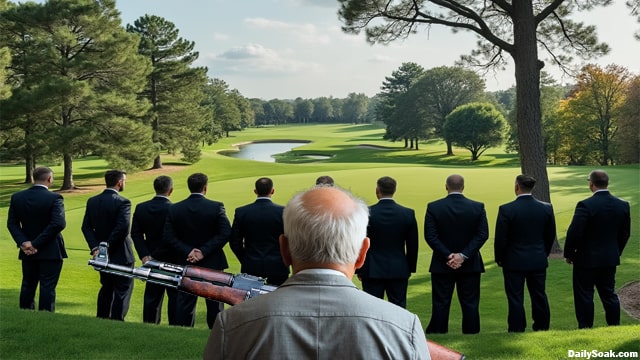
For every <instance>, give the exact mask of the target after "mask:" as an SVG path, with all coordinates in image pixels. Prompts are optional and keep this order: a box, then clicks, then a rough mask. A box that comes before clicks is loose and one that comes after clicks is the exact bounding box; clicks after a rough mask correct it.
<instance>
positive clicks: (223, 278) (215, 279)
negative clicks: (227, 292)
mask: <svg viewBox="0 0 640 360" xmlns="http://www.w3.org/2000/svg"><path fill="white" fill-rule="evenodd" d="M182 276H183V277H185V278H193V279H202V280H205V281H210V282H212V283H214V284H219V285H221V286H231V285H232V284H233V274H229V273H226V272H224V271H218V270H212V269H209V268H205V267H200V266H191V265H187V266H185V267H184V273H183V274H182Z"/></svg>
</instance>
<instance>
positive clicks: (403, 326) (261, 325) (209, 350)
mask: <svg viewBox="0 0 640 360" xmlns="http://www.w3.org/2000/svg"><path fill="white" fill-rule="evenodd" d="M204 359H331V360H335V359H430V356H429V350H428V349H427V340H426V338H425V335H424V331H423V329H422V325H421V324H420V319H419V318H418V317H417V316H416V315H415V314H412V313H410V312H408V311H406V310H405V309H402V308H400V307H398V306H396V305H393V304H391V303H389V302H386V301H384V300H380V299H378V298H376V297H373V296H371V295H369V294H367V293H365V292H364V291H361V290H360V289H358V288H357V287H356V286H355V285H354V284H353V283H352V282H351V281H350V280H349V279H347V278H346V277H344V276H341V275H333V274H316V273H304V272H303V273H299V274H295V275H293V276H292V277H291V278H289V279H288V280H287V281H286V282H285V283H284V284H282V286H280V287H279V288H278V290H276V291H274V292H272V293H270V294H267V295H262V296H259V297H256V298H253V299H250V300H248V301H246V302H244V303H241V304H238V305H236V306H234V307H232V308H230V309H227V310H226V311H224V312H222V313H220V315H219V316H218V318H217V320H216V322H215V324H214V326H213V330H212V331H211V335H210V336H209V340H208V342H207V346H206V348H205V352H204Z"/></svg>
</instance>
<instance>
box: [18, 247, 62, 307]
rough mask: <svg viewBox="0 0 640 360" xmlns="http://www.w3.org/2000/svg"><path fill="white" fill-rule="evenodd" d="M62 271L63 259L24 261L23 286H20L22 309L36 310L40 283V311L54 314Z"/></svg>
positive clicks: (28, 259)
mask: <svg viewBox="0 0 640 360" xmlns="http://www.w3.org/2000/svg"><path fill="white" fill-rule="evenodd" d="M61 271H62V259H50V260H48V259H43V260H37V259H32V258H29V257H27V258H25V259H23V260H22V285H21V286H20V308H21V309H32V310H33V309H35V307H36V306H35V296H36V288H37V287H38V283H39V284H40V296H39V297H38V310H45V311H51V312H54V311H55V309H56V286H57V285H58V280H59V279H60V272H61Z"/></svg>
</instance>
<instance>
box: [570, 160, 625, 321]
mask: <svg viewBox="0 0 640 360" xmlns="http://www.w3.org/2000/svg"><path fill="white" fill-rule="evenodd" d="M608 186H609V176H608V175H607V173H606V172H604V171H602V170H594V171H592V172H591V174H589V189H591V191H592V192H593V196H591V197H590V198H588V199H585V200H582V201H580V202H578V204H577V205H576V209H575V213H574V214H573V219H572V220H571V224H570V225H569V229H568V230H567V238H566V241H565V244H564V257H565V259H566V261H567V263H569V264H573V301H574V305H575V312H576V319H577V320H578V327H579V328H581V329H583V328H591V327H593V311H594V310H593V288H594V286H595V288H596V289H597V290H598V295H599V296H600V300H601V301H602V305H603V306H604V312H605V319H606V321H607V325H619V324H620V300H619V299H618V295H617V294H616V292H615V283H616V267H617V266H618V265H620V256H621V255H622V251H623V250H624V247H625V246H626V245H627V241H628V240H629V235H630V233H631V215H630V214H631V213H630V208H629V203H628V202H627V201H624V200H621V199H619V198H617V197H615V196H613V195H611V193H610V192H609V190H608Z"/></svg>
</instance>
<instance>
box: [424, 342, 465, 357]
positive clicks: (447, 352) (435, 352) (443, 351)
mask: <svg viewBox="0 0 640 360" xmlns="http://www.w3.org/2000/svg"><path fill="white" fill-rule="evenodd" d="M427 347H428V348H429V355H430V356H431V360H464V359H465V357H464V354H462V353H459V352H457V351H455V350H452V349H449V348H448V347H445V346H442V345H440V344H438V343H436V342H433V341H431V340H427Z"/></svg>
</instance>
